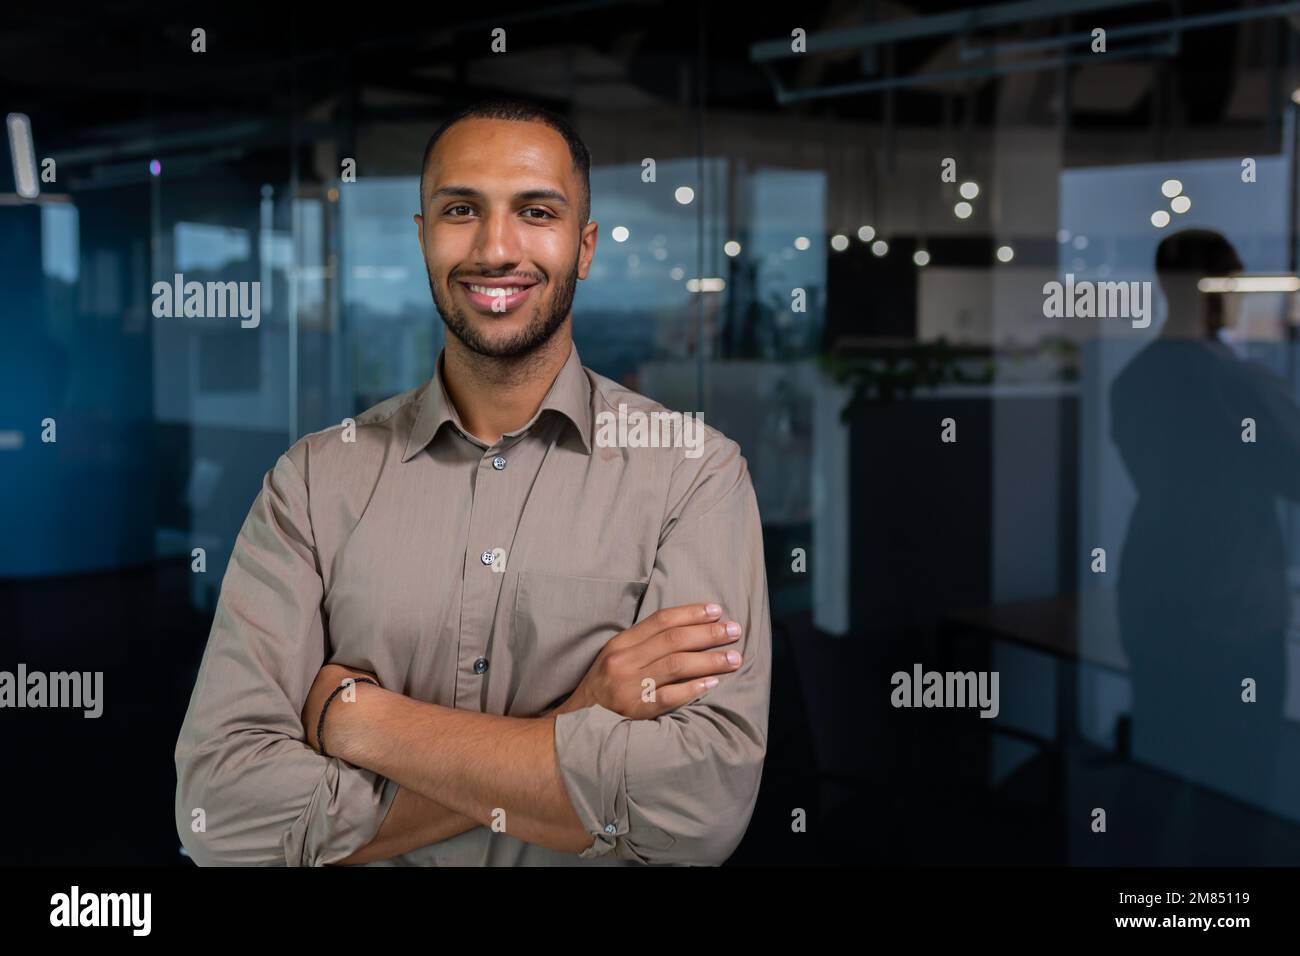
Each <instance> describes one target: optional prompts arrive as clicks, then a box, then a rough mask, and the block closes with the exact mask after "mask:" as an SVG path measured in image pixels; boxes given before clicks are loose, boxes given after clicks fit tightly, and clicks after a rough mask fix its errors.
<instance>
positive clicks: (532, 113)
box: [420, 96, 591, 226]
mask: <svg viewBox="0 0 1300 956" xmlns="http://www.w3.org/2000/svg"><path fill="white" fill-rule="evenodd" d="M464 119H499V120H515V121H516V122H536V123H545V124H546V125H547V126H549V127H550V128H551V129H553V130H555V131H556V132H557V133H559V134H560V135H561V136H563V137H564V142H565V143H566V144H568V147H569V155H570V156H571V157H573V168H574V169H575V170H577V173H578V182H579V183H580V184H581V186H582V197H581V202H580V206H581V210H582V225H584V226H585V225H586V224H587V221H588V220H589V219H590V218H591V152H590V151H589V150H588V149H587V144H586V143H584V142H583V141H582V139H581V138H580V137H579V136H578V134H577V132H575V131H574V129H573V127H572V126H571V125H570V124H569V121H568V120H566V119H565V118H564V117H563V116H561V115H560V114H558V113H556V112H554V111H552V110H549V109H547V108H546V107H544V106H541V105H539V104H537V103H530V102H529V101H528V100H524V99H518V98H516V97H507V96H498V97H493V98H491V99H486V100H480V101H479V102H477V103H473V104H471V105H469V106H467V107H465V108H464V109H462V110H460V111H458V112H456V113H454V114H452V116H451V117H449V118H448V119H447V120H446V121H445V122H444V123H443V124H442V125H441V126H439V127H438V128H437V129H436V130H434V132H433V135H432V136H430V137H429V142H428V143H426V144H425V147H424V158H423V159H422V160H421V161H420V212H421V213H423V212H424V176H425V171H426V170H427V169H428V167H429V157H430V156H431V155H432V154H433V147H434V146H435V145H437V142H438V140H439V139H441V138H442V134H443V133H445V132H447V130H449V129H450V128H451V127H452V126H453V125H455V124H456V123H459V122H460V121H461V120H464Z"/></svg>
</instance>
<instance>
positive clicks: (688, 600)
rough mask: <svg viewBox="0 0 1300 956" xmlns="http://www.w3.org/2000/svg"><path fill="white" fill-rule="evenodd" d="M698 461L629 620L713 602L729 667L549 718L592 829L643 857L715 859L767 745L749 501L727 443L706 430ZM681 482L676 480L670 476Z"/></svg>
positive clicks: (759, 590)
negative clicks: (629, 699) (632, 708)
mask: <svg viewBox="0 0 1300 956" xmlns="http://www.w3.org/2000/svg"><path fill="white" fill-rule="evenodd" d="M705 447H706V449H708V451H709V453H707V454H706V455H705V456H704V457H703V459H702V463H701V465H700V466H699V467H698V468H696V467H691V468H690V469H689V471H687V470H686V469H685V468H683V469H681V470H680V471H681V472H683V473H684V474H683V477H682V478H680V479H678V481H677V484H678V487H676V488H675V489H674V490H673V491H671V492H670V495H669V503H670V509H669V516H668V519H667V520H666V522H665V526H666V528H667V530H666V533H665V534H664V536H663V537H662V538H661V540H660V544H659V548H658V551H657V553H656V556H655V563H654V568H653V571H652V572H651V575H650V579H649V582H648V583H647V587H646V592H645V595H644V597H643V599H642V603H641V607H640V609H639V610H638V613H637V620H638V621H639V620H643V619H644V618H646V617H647V616H649V615H650V614H653V613H654V612H655V611H657V610H659V609H660V608H665V607H674V606H677V605H681V604H692V603H697V602H698V603H706V602H710V601H713V602H716V603H718V604H720V605H721V606H722V611H723V616H724V619H730V620H735V621H738V622H739V623H740V625H741V627H742V628H743V631H742V636H741V639H740V640H739V641H738V642H736V644H734V645H730V646H729V647H728V649H730V647H736V648H738V649H739V650H740V652H741V653H742V654H743V655H744V661H743V663H742V664H741V666H740V669H739V670H737V671H734V672H733V673H731V674H723V675H721V676H720V680H719V683H718V686H717V687H715V688H713V690H711V691H709V692H708V693H707V694H705V695H704V696H703V697H702V698H700V699H699V700H697V701H694V702H692V703H689V704H686V705H684V706H682V707H678V708H677V709H676V710H673V711H670V712H669V713H667V714H664V715H663V716H661V717H658V718H655V719H653V720H632V719H629V718H625V717H623V716H622V715H620V714H617V713H615V712H613V711H611V710H609V709H607V708H605V707H602V706H600V705H598V704H597V705H594V706H591V707H586V708H584V709H582V710H579V711H574V712H571V713H565V714H561V715H559V716H558V717H556V719H555V748H556V757H557V761H558V764H559V769H560V774H561V777H562V778H563V780H564V784H565V787H566V789H567V791H568V794H569V797H570V800H571V801H572V803H573V806H574V809H575V811H576V812H577V814H578V817H579V819H580V820H582V822H583V824H584V825H585V826H586V828H587V830H588V832H590V833H591V835H592V838H593V842H592V844H591V846H590V847H588V848H587V849H586V850H584V851H583V852H582V853H581V854H580V856H582V857H583V858H592V857H597V856H603V855H605V854H609V853H612V854H614V856H616V857H618V858H621V859H629V860H640V861H641V862H644V863H651V864H694V865H719V864H721V863H723V862H725V861H726V859H727V858H728V857H729V856H731V854H732V853H733V852H734V851H735V849H736V847H737V846H738V845H739V843H740V841H741V838H742V837H743V836H744V835H745V830H746V829H747V828H748V826H749V821H750V818H751V817H752V815H753V811H754V804H755V801H756V800H757V798H758V785H759V781H760V779H761V777H762V770H763V760H764V757H765V755H766V750H767V717H768V703H769V697H770V691H771V642H772V637H771V620H770V617H769V611H768V600H767V597H768V596H767V575H766V571H765V568H764V564H763V540H762V527H761V524H760V521H759V513H758V503H757V501H756V499H755V496H754V490H753V486H752V483H751V481H750V478H749V473H748V470H747V467H746V463H745V459H744V457H742V456H741V454H740V449H739V446H737V445H736V443H735V442H732V441H731V440H729V439H727V438H725V437H724V436H722V435H720V434H719V433H718V432H716V431H712V430H710V432H709V440H708V441H706V443H705ZM683 481H685V482H687V483H688V485H687V487H686V488H685V489H684V490H683V489H682V488H681V487H680V484H681V482H683Z"/></svg>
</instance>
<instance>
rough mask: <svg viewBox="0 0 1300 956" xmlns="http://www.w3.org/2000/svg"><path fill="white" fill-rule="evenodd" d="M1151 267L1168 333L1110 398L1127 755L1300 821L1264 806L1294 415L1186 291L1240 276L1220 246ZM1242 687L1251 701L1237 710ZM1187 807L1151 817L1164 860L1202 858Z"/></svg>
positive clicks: (1273, 800)
mask: <svg viewBox="0 0 1300 956" xmlns="http://www.w3.org/2000/svg"><path fill="white" fill-rule="evenodd" d="M1155 265H1156V277H1157V280H1158V282H1159V285H1160V288H1161V291H1162V292H1163V293H1164V298H1165V302H1166V304H1167V318H1166V321H1165V323H1164V325H1163V326H1162V327H1161V329H1160V333H1159V335H1158V337H1157V338H1156V339H1155V341H1153V342H1152V343H1151V344H1149V345H1148V346H1147V347H1146V348H1144V349H1142V350H1141V351H1140V352H1139V353H1138V354H1137V356H1136V357H1135V358H1134V359H1133V360H1132V361H1131V362H1130V363H1129V364H1128V365H1127V366H1126V367H1125V368H1124V370H1123V371H1122V372H1121V373H1120V374H1119V375H1118V376H1117V377H1116V379H1115V381H1114V382H1113V384H1112V385H1111V390H1110V402H1111V425H1110V429H1111V438H1112V440H1113V441H1114V442H1115V443H1116V445H1117V446H1118V449H1119V452H1120V455H1121V457H1122V458H1123V461H1124V465H1125V467H1126V469H1127V470H1128V473H1129V475H1130V476H1131V478H1132V480H1133V483H1134V485H1135V487H1136V489H1137V504H1136V506H1135V507H1134V509H1133V514H1132V516H1131V518H1130V521H1129V526H1128V530H1127V534H1126V536H1125V540H1124V545H1123V551H1122V553H1121V557H1120V568H1119V582H1118V608H1119V625H1120V637H1121V641H1122V643H1123V646H1124V650H1125V653H1126V654H1127V656H1128V660H1129V665H1130V676H1131V680H1132V690H1133V711H1132V755H1133V757H1134V759H1135V760H1137V761H1138V762H1140V763H1144V764H1148V765H1150V766H1154V767H1157V768H1159V769H1162V770H1165V771H1168V772H1171V773H1173V774H1175V775H1177V776H1178V777H1180V778H1182V779H1183V780H1185V781H1188V782H1190V783H1194V784H1199V785H1201V786H1203V787H1209V788H1212V789H1214V790H1217V791H1220V792H1221V793H1224V794H1227V795H1229V796H1231V797H1234V798H1236V799H1239V800H1243V801H1246V802H1248V803H1250V804H1253V805H1256V806H1259V807H1264V808H1273V809H1275V810H1277V809H1280V810H1282V811H1283V812H1284V813H1285V814H1286V815H1287V816H1290V817H1296V816H1300V807H1296V806H1294V805H1293V800H1292V798H1291V797H1287V798H1286V799H1285V800H1283V798H1282V796H1281V795H1280V794H1277V793H1275V788H1276V785H1277V779H1278V778H1277V763H1278V748H1279V741H1280V738H1281V732H1282V707H1283V702H1284V700H1285V698H1286V690H1287V688H1286V683H1287V670H1286V654H1285V643H1286V631H1287V626H1288V622H1289V619H1290V593H1289V587H1288V581H1287V556H1286V551H1285V547H1284V542H1283V536H1282V529H1281V527H1280V525H1279V516H1278V513H1277V503H1278V501H1279V499H1280V498H1285V499H1289V500H1292V501H1295V500H1298V499H1300V407H1297V405H1296V403H1295V402H1294V401H1293V400H1292V398H1291V396H1290V395H1289V394H1288V390H1287V387H1286V383H1284V382H1283V381H1282V380H1281V379H1279V378H1278V377H1277V376H1275V375H1274V374H1273V373H1272V372H1270V371H1269V370H1268V369H1266V368H1265V367H1264V366H1262V365H1260V364H1258V363H1255V362H1251V361H1246V360H1243V359H1242V357H1241V356H1240V355H1239V354H1238V353H1237V352H1236V351H1234V348H1233V347H1231V345H1230V344H1229V341H1225V339H1230V334H1229V333H1228V331H1227V326H1226V321H1225V312H1226V311H1227V310H1228V309H1229V308H1233V307H1234V306H1235V303H1234V304H1232V305H1230V304H1229V303H1227V302H1225V300H1226V299H1227V298H1228V296H1227V295H1224V294H1218V293H1203V292H1201V291H1200V290H1199V289H1198V288H1197V282H1198V280H1199V279H1200V278H1202V277H1205V276H1224V275H1228V274H1232V273H1238V272H1241V271H1242V268H1243V267H1242V263H1241V260H1240V258H1239V257H1238V256H1237V253H1236V251H1235V250H1234V249H1233V247H1232V245H1231V244H1230V243H1229V242H1228V241H1227V240H1226V239H1225V238H1224V237H1223V236H1221V235H1219V234H1218V233H1216V232H1212V231H1209V230H1200V229H1197V230H1186V231H1181V232H1179V233H1176V234H1174V235H1171V236H1169V237H1168V238H1166V239H1165V240H1164V241H1163V242H1161V243H1160V246H1159V248H1158V249H1157V252H1156V264H1155ZM1245 418H1251V419H1254V421H1255V429H1256V441H1255V442H1254V443H1250V442H1245V441H1243V440H1242V436H1243V431H1244V428H1245V426H1243V424H1242V420H1243V419H1245ZM1247 678H1249V679H1250V680H1253V681H1254V684H1255V695H1256V699H1255V702H1253V703H1248V702H1245V701H1244V700H1243V695H1244V694H1245V689H1244V687H1243V682H1245V681H1246V679H1247ZM1191 795H1192V794H1191V788H1190V787H1188V786H1186V785H1183V786H1181V787H1180V788H1179V796H1178V798H1177V800H1176V801H1175V805H1174V806H1171V807H1169V808H1167V811H1166V812H1162V813H1161V817H1162V819H1163V820H1164V822H1165V823H1166V824H1167V827H1166V830H1165V837H1164V842H1163V844H1162V845H1163V846H1164V847H1165V850H1161V851H1157V852H1159V853H1161V854H1162V855H1163V854H1164V852H1166V850H1171V849H1173V848H1178V849H1177V850H1176V851H1175V852H1176V853H1178V854H1180V855H1181V854H1185V853H1192V854H1196V853H1199V852H1209V851H1207V850H1202V849H1198V848H1197V846H1196V845H1194V844H1191V843H1188V842H1187V841H1186V836H1187V834H1186V833H1181V834H1180V833H1179V832H1178V828H1179V827H1180V826H1181V825H1182V822H1183V821H1182V820H1180V819H1179V817H1180V815H1181V814H1185V812H1186V808H1187V806H1188V805H1189V804H1188V801H1189V800H1190V799H1191ZM1288 807H1289V809H1287V808H1288ZM1180 808H1181V809H1180ZM1162 809H1165V808H1162ZM1207 822H1209V821H1207ZM1211 825H1214V823H1213V822H1211ZM1215 836H1216V837H1217V838H1221V839H1222V841H1223V844H1224V845H1227V846H1229V847H1231V848H1233V849H1231V850H1230V852H1232V853H1236V854H1237V856H1236V857H1234V858H1232V859H1231V860H1230V859H1227V858H1222V857H1220V858H1216V862H1240V863H1252V862H1258V860H1257V858H1256V854H1257V853H1258V851H1259V850H1261V849H1262V846H1261V845H1260V844H1259V843H1258V842H1257V839H1256V838H1255V837H1253V836H1251V835H1249V834H1246V833H1241V834H1236V833H1226V832H1223V831H1222V828H1220V830H1219V831H1218V832H1216V833H1215ZM1196 843H1197V844H1202V845H1203V843H1202V841H1200V840H1198V841H1196ZM1196 859H1197V860H1200V861H1202V862H1209V861H1208V860H1205V859H1204V857H1197V858H1196ZM1149 862H1151V863H1166V862H1184V861H1183V860H1177V861H1175V860H1167V859H1155V860H1151V861H1149ZM1185 862H1193V860H1191V859H1189V860H1186V861H1185Z"/></svg>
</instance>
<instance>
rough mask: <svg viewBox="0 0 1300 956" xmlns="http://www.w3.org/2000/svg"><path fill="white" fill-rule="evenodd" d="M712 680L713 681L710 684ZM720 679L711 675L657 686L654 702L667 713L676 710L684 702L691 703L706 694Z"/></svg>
mask: <svg viewBox="0 0 1300 956" xmlns="http://www.w3.org/2000/svg"><path fill="white" fill-rule="evenodd" d="M710 681H712V682H713V684H712V686H710V683H709V682H710ZM717 682H718V679H717V678H716V677H709V678H704V679H700V680H688V681H681V682H680V683H676V684H666V685H664V686H662V687H659V686H656V687H655V699H654V704H655V706H656V707H662V708H665V713H666V712H667V711H669V710H676V709H677V708H678V707H681V706H682V705H683V704H689V703H690V702H691V701H693V700H695V699H697V698H700V697H703V696H705V695H706V694H707V693H708V692H709V691H710V690H712V689H713V688H714V687H716V686H717Z"/></svg>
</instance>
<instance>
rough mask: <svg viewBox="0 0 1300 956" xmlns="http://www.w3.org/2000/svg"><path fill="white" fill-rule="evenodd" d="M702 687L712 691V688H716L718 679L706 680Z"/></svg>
mask: <svg viewBox="0 0 1300 956" xmlns="http://www.w3.org/2000/svg"><path fill="white" fill-rule="evenodd" d="M704 686H705V687H707V688H708V689H709V690H712V689H713V688H715V687H717V686H718V679H717V678H716V677H710V678H709V679H708V680H706V681H705V682H704Z"/></svg>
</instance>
